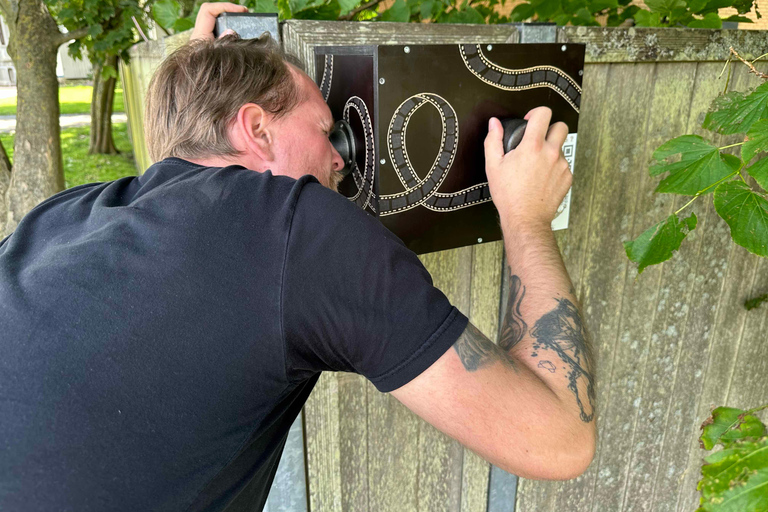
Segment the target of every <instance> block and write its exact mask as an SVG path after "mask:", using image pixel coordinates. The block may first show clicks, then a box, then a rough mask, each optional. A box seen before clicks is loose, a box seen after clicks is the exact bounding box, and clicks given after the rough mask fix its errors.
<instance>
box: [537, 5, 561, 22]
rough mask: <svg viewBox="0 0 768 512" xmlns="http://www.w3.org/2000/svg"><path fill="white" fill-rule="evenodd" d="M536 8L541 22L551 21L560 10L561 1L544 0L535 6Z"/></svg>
mask: <svg viewBox="0 0 768 512" xmlns="http://www.w3.org/2000/svg"><path fill="white" fill-rule="evenodd" d="M535 7H536V14H538V15H539V19H540V20H549V19H551V18H552V17H553V16H554V15H555V14H556V13H557V12H558V11H559V10H560V8H561V5H560V0H543V1H541V2H539V3H537V4H535Z"/></svg>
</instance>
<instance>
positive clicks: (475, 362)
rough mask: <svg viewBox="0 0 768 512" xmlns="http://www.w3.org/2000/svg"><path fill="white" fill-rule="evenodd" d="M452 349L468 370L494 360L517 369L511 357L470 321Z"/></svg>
mask: <svg viewBox="0 0 768 512" xmlns="http://www.w3.org/2000/svg"><path fill="white" fill-rule="evenodd" d="M453 349H454V350H455V351H456V353H457V354H459V359H460V360H461V364H463V365H464V368H465V369H466V370H467V371H468V372H474V371H477V370H480V369H482V368H485V367H486V366H490V365H492V364H493V363H495V362H496V361H499V362H501V363H502V364H504V365H506V366H508V367H510V368H512V369H513V370H517V369H516V368H515V363H514V362H513V361H512V359H511V358H510V357H509V356H508V355H507V354H506V353H505V352H504V351H503V350H502V349H500V348H499V347H498V346H497V345H496V344H494V343H493V342H491V341H490V340H489V339H488V338H486V337H485V336H484V335H483V333H481V332H480V331H479V330H478V329H477V327H475V326H474V325H472V324H471V323H468V324H467V328H466V329H464V332H463V333H462V334H461V336H459V339H458V340H456V343H454V344H453Z"/></svg>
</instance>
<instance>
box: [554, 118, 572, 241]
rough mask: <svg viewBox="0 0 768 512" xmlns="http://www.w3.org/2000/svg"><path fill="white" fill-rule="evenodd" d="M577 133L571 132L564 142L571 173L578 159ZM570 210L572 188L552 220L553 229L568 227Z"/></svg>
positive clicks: (564, 151)
mask: <svg viewBox="0 0 768 512" xmlns="http://www.w3.org/2000/svg"><path fill="white" fill-rule="evenodd" d="M577 135H578V134H576V133H569V134H568V137H566V138H565V143H564V144H563V155H565V160H566V161H567V162H568V166H569V167H570V168H571V174H573V164H574V162H575V160H576V139H577ZM570 211H571V190H570V189H569V190H568V193H567V194H566V195H565V199H563V202H562V203H560V207H559V208H558V209H557V216H556V217H555V220H553V221H552V229H553V230H554V231H557V230H558V229H565V228H567V227H568V219H569V217H570Z"/></svg>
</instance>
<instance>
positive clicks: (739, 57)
mask: <svg viewBox="0 0 768 512" xmlns="http://www.w3.org/2000/svg"><path fill="white" fill-rule="evenodd" d="M731 53H732V54H734V55H735V56H736V58H737V59H739V60H740V61H741V62H743V63H744V64H746V65H747V66H748V67H749V70H750V72H751V73H754V74H756V75H757V76H759V77H760V78H762V79H763V80H765V79H766V78H768V75H766V74H765V73H761V72H759V71H758V70H756V69H755V66H754V64H752V63H751V62H747V61H745V60H744V59H742V58H741V55H739V54H738V53H736V50H734V49H733V46H731ZM758 58H759V57H758ZM755 60H757V59H755Z"/></svg>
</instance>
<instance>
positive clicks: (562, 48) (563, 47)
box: [560, 45, 568, 51]
mask: <svg viewBox="0 0 768 512" xmlns="http://www.w3.org/2000/svg"><path fill="white" fill-rule="evenodd" d="M567 48H568V47H567V46H565V45H563V46H561V47H560V49H561V50H563V51H565V50H566V49H567Z"/></svg>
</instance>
